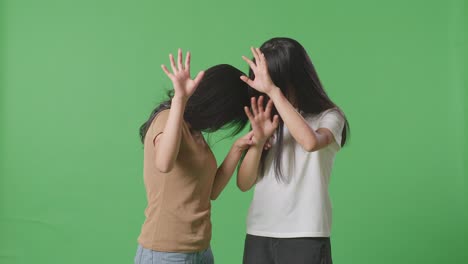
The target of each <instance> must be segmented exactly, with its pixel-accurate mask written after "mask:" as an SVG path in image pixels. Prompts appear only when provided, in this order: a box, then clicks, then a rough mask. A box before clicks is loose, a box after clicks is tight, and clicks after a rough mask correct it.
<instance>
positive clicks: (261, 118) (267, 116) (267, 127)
mask: <svg viewBox="0 0 468 264" xmlns="http://www.w3.org/2000/svg"><path fill="white" fill-rule="evenodd" d="M251 106H252V112H253V113H252V112H250V109H249V108H248V107H247V106H246V107H244V110H245V113H246V115H247V117H248V118H249V120H250V124H251V125H252V130H253V134H254V136H253V138H252V141H253V143H254V144H255V145H261V146H262V147H263V145H264V144H265V143H266V142H267V141H268V139H269V138H270V137H272V135H273V133H274V132H275V130H276V128H278V124H279V117H278V115H275V116H274V117H273V119H272V118H271V110H272V108H273V101H271V100H270V101H268V104H267V105H266V108H265V109H264V108H263V96H260V97H259V99H258V100H257V99H256V98H255V97H252V99H251Z"/></svg>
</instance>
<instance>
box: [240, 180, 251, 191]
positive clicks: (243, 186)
mask: <svg viewBox="0 0 468 264" xmlns="http://www.w3.org/2000/svg"><path fill="white" fill-rule="evenodd" d="M237 188H239V190H241V191H242V192H246V191H248V190H250V188H249V187H247V186H245V185H243V184H242V183H240V182H239V181H237Z"/></svg>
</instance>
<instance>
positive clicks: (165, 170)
mask: <svg viewBox="0 0 468 264" xmlns="http://www.w3.org/2000/svg"><path fill="white" fill-rule="evenodd" d="M173 167H174V166H173V165H171V164H168V163H162V162H158V163H156V168H157V169H158V171H160V172H162V173H168V172H170V171H171V170H172V168H173Z"/></svg>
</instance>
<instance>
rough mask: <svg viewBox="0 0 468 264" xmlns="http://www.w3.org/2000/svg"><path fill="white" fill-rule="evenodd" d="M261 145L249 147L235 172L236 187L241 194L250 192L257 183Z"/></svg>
mask: <svg viewBox="0 0 468 264" xmlns="http://www.w3.org/2000/svg"><path fill="white" fill-rule="evenodd" d="M263 145H264V143H263V144H259V145H255V146H252V147H250V148H249V150H248V151H247V153H246V154H245V157H244V159H243V160H242V164H241V165H240V167H239V170H238V171H237V187H239V189H240V190H241V191H243V192H245V191H248V190H250V189H251V188H252V186H254V184H255V182H256V181H257V176H258V175H257V174H258V168H259V165H260V158H261V156H262V152H263Z"/></svg>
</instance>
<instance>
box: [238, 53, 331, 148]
mask: <svg viewBox="0 0 468 264" xmlns="http://www.w3.org/2000/svg"><path fill="white" fill-rule="evenodd" d="M251 50H252V53H253V56H254V58H255V63H254V62H252V61H251V60H249V59H248V58H246V57H244V56H243V57H242V58H243V59H244V60H245V61H246V62H247V63H248V64H249V66H250V68H251V69H252V70H253V71H254V73H255V79H254V80H250V79H249V78H248V77H246V76H242V77H241V79H242V80H243V81H244V82H246V83H247V84H248V85H249V86H251V87H252V88H254V89H256V90H257V91H259V92H262V93H265V94H267V95H268V97H270V99H271V100H273V102H274V104H275V107H276V110H277V111H278V113H279V115H280V116H281V119H282V120H283V122H284V124H285V125H286V127H287V128H288V129H289V131H290V133H291V135H292V136H293V138H294V139H295V140H296V141H297V143H299V145H301V146H302V148H303V149H304V150H306V151H309V152H311V151H316V150H319V149H321V148H323V147H326V146H327V145H328V144H330V143H331V142H333V134H332V133H331V131H330V130H328V129H326V128H320V129H317V130H313V129H312V128H311V127H310V126H309V125H308V124H307V122H306V121H305V120H304V118H303V117H302V116H301V115H300V114H299V113H298V112H297V111H296V109H295V108H294V107H293V106H292V104H291V103H290V102H289V101H288V99H287V98H286V97H285V96H284V95H283V93H282V92H281V89H280V88H278V87H277V86H276V85H275V84H274V83H273V81H272V80H271V78H270V74H269V72H268V65H267V60H266V58H265V55H264V54H263V53H262V52H261V51H260V49H258V48H257V49H254V48H251Z"/></svg>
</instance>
